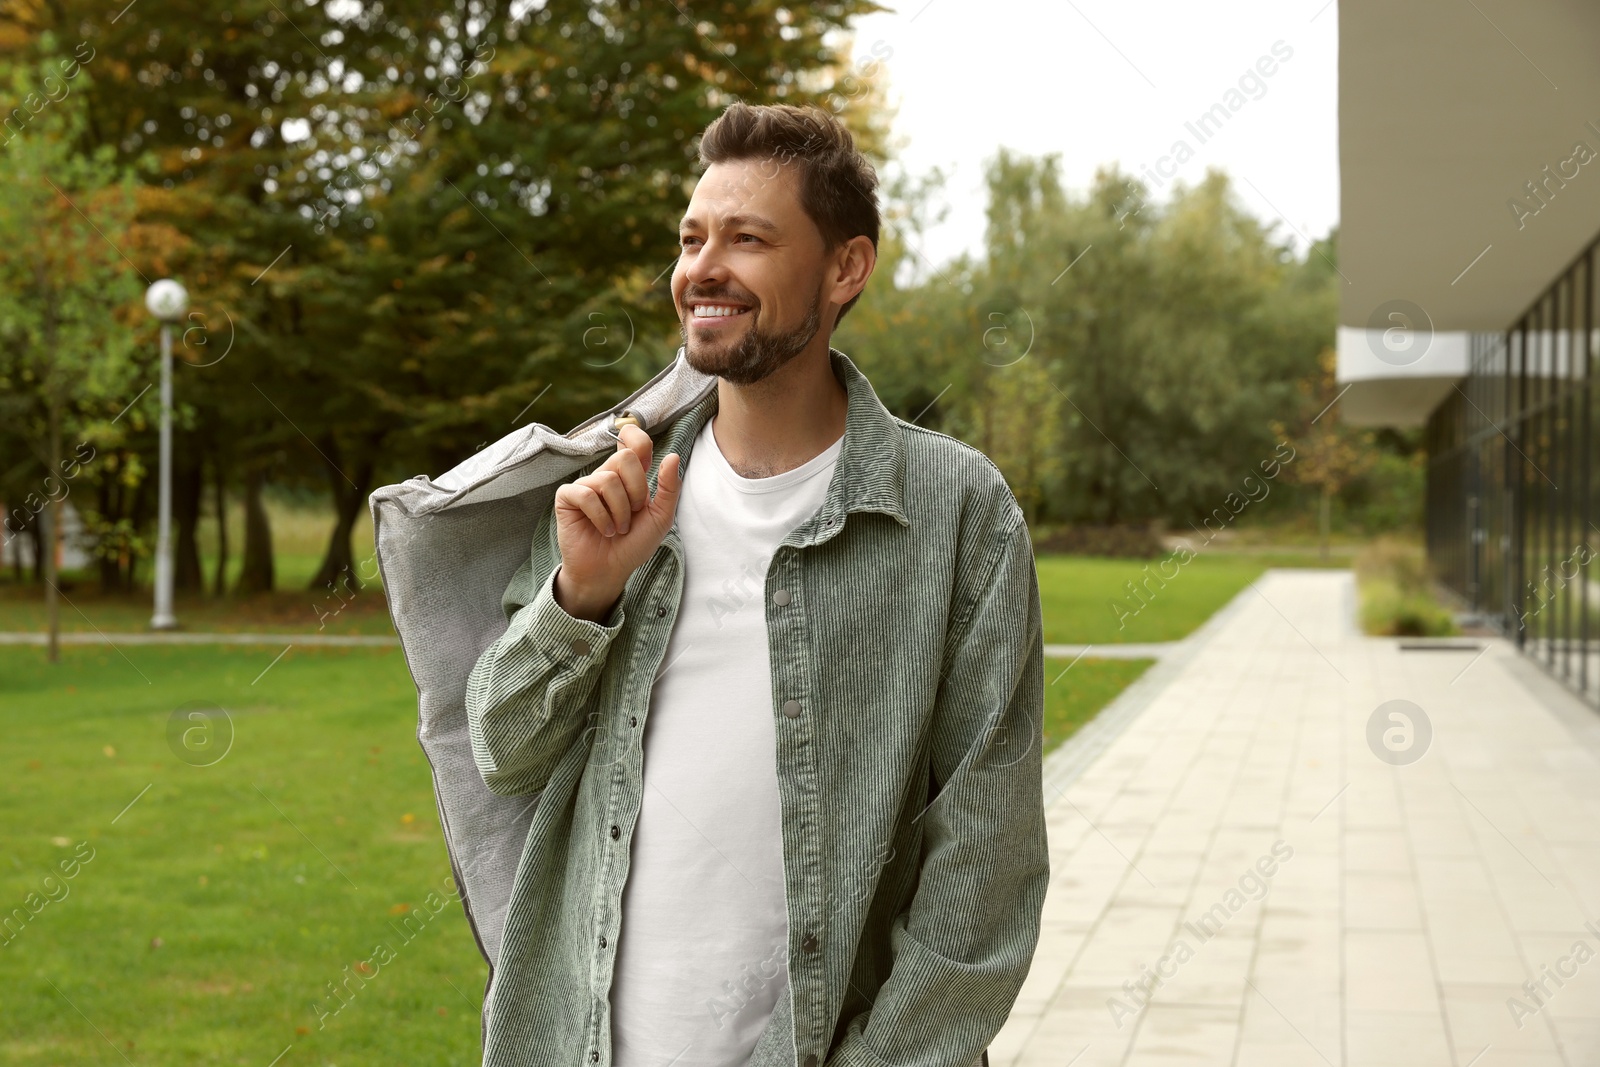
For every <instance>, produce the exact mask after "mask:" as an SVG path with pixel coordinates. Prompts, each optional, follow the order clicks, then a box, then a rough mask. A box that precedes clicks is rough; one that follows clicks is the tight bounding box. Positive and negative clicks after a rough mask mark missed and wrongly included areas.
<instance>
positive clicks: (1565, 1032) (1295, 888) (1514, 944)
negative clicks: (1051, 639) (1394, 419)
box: [990, 570, 1600, 1067]
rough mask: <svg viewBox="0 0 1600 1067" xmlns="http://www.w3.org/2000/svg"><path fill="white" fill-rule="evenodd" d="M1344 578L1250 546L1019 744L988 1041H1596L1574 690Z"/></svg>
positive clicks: (1249, 1053) (1244, 1046)
mask: <svg viewBox="0 0 1600 1067" xmlns="http://www.w3.org/2000/svg"><path fill="white" fill-rule="evenodd" d="M1354 603H1355V597H1354V586H1353V579H1352V578H1351V576H1350V574H1349V573H1348V572H1328V571H1302V570H1276V571H1270V572H1268V574H1266V575H1265V576H1264V577H1263V578H1262V579H1261V580H1260V581H1259V582H1258V583H1257V584H1256V585H1255V586H1252V587H1251V588H1250V589H1247V590H1245V592H1244V593H1242V594H1241V595H1240V597H1239V598H1237V599H1236V600H1235V601H1234V602H1233V603H1231V604H1230V605H1229V606H1228V607H1227V608H1225V609H1224V611H1223V612H1222V613H1221V614H1219V616H1218V617H1217V618H1215V619H1213V620H1212V622H1211V623H1209V624H1208V625H1207V627H1206V628H1205V631H1204V632H1203V633H1201V634H1199V635H1196V637H1195V638H1194V639H1191V640H1190V641H1185V642H1183V643H1182V644H1183V645H1184V646H1185V647H1184V648H1183V649H1181V650H1180V651H1178V652H1175V653H1174V654H1172V655H1169V656H1166V657H1164V658H1163V659H1162V660H1161V662H1159V663H1157V664H1156V665H1155V666H1154V667H1152V668H1151V669H1150V671H1149V672H1147V674H1146V675H1145V676H1144V677H1143V678H1141V679H1140V681H1139V682H1138V683H1135V686H1134V687H1133V688H1131V689H1130V690H1129V691H1128V692H1127V693H1125V694H1124V696H1123V697H1122V698H1120V699H1119V700H1118V702H1117V703H1116V704H1114V705H1113V706H1112V707H1111V708H1110V709H1108V711H1107V713H1106V714H1105V715H1103V716H1102V717H1101V719H1099V720H1096V722H1095V723H1094V724H1091V726H1092V727H1093V729H1086V730H1085V731H1084V732H1083V733H1082V734H1080V736H1079V737H1078V738H1075V739H1074V742H1073V743H1072V744H1071V745H1070V746H1069V747H1067V748H1065V749H1063V750H1061V751H1059V752H1057V753H1053V754H1052V756H1051V757H1050V758H1049V759H1048V760H1047V761H1046V783H1047V784H1046V793H1047V801H1049V802H1050V807H1049V817H1050V835H1051V865H1052V879H1051V887H1050V892H1049V895H1048V897H1047V899H1046V902H1045V909H1044V920H1043V922H1044V925H1043V930H1042V934H1041V938H1040V945H1039V950H1038V953H1037V955H1036V956H1035V960H1034V964H1033V969H1032V972H1031V973H1030V975H1029V978H1028V981H1027V983H1026V985H1025V986H1024V987H1023V990H1022V995H1021V997H1020V999H1019V1000H1018V1003H1017V1005H1016V1009H1015V1010H1014V1012H1013V1013H1012V1016H1011V1019H1010V1020H1009V1022H1008V1023H1007V1024H1006V1026H1005V1028H1004V1029H1003V1030H1002V1031H1001V1033H1000V1034H999V1035H998V1037H997V1038H996V1040H995V1041H994V1042H993V1044H992V1045H991V1047H990V1062H991V1063H992V1064H994V1065H995V1067H1032V1065H1048V1067H1068V1065H1071V1067H1101V1065H1111V1064H1116V1065H1140V1067H1144V1065H1149V1067H1155V1065H1162V1067H1173V1065H1179V1064H1185V1065H1187V1064H1195V1065H1200V1064H1208V1065H1209V1064H1224V1065H1231V1067H1302V1065H1304V1067H1346V1065H1366V1064H1373V1065H1394V1067H1431V1065H1434V1064H1441V1065H1443V1064H1449V1065H1453V1067H1468V1065H1471V1067H1535V1065H1537V1067H1557V1065H1562V1067H1585V1065H1590V1064H1600V921H1597V920H1600V756H1597V753H1600V713H1596V712H1594V711H1592V710H1590V709H1589V708H1587V707H1586V706H1584V705H1582V704H1581V703H1580V702H1578V701H1577V700H1576V699H1575V698H1573V697H1571V696H1570V695H1569V694H1567V692H1566V691H1565V690H1564V689H1562V688H1561V687H1560V686H1559V685H1558V684H1556V683H1555V682H1553V681H1551V680H1549V679H1548V678H1547V677H1545V676H1544V675H1543V674H1542V673H1541V672H1540V671H1539V669H1538V668H1537V667H1535V666H1533V665H1531V664H1529V663H1528V662H1527V661H1526V660H1525V659H1523V658H1522V657H1521V656H1519V655H1518V654H1517V653H1516V652H1515V650H1514V649H1512V648H1511V647H1510V646H1509V645H1508V644H1507V643H1505V642H1503V641H1500V640H1498V639H1495V640H1488V641H1478V642H1474V644H1477V645H1478V646H1480V647H1478V648H1472V647H1470V646H1469V647H1468V648H1467V650H1465V651H1462V650H1460V649H1459V648H1458V649H1457V650H1428V651H1403V650H1402V649H1401V647H1400V645H1401V642H1398V641H1395V640H1386V639H1375V638H1366V637H1363V636H1362V635H1360V634H1359V632H1358V631H1357V630H1356V627H1355V623H1354ZM1071 677H1072V676H1071V673H1070V672H1069V673H1068V674H1067V675H1066V676H1065V677H1063V678H1062V679H1061V681H1060V682H1058V683H1057V684H1061V685H1067V684H1070V682H1071ZM1392 700H1403V701H1409V702H1412V703H1411V704H1410V705H1405V704H1402V705H1393V706H1390V707H1386V708H1385V709H1384V715H1383V716H1382V717H1380V721H1379V723H1378V726H1377V730H1376V735H1377V736H1376V740H1375V741H1374V742H1372V743H1371V744H1369V741H1368V724H1369V719H1371V718H1372V717H1373V716H1374V712H1375V711H1377V709H1378V708H1379V706H1380V705H1384V704H1385V703H1386V702H1388V701H1392ZM1390 712H1396V713H1399V714H1400V715H1402V717H1401V718H1398V719H1390V718H1388V717H1387V716H1388V715H1389V713H1390ZM1408 722H1409V723H1410V724H1411V732H1410V734H1409V742H1410V743H1409V747H1408V746H1407V736H1408V735H1407V733H1406V723H1408ZM1430 725H1431V731H1432V737H1431V739H1428V738H1427V737H1426V736H1425V735H1426V733H1427V731H1428V728H1429V726H1430ZM1386 730H1387V731H1389V739H1388V743H1387V744H1386V743H1385V741H1384V739H1383V735H1384V731H1386ZM1378 752H1381V753H1383V754H1384V755H1385V756H1386V757H1387V760H1388V761H1386V760H1385V759H1383V758H1380V757H1379V755H1377V754H1376V753H1378ZM1419 752H1421V753H1422V755H1421V756H1420V758H1417V759H1415V760H1414V761H1413V762H1409V763H1404V762H1401V761H1403V760H1405V759H1407V758H1410V757H1413V756H1415V755H1416V754H1417V753H1419ZM1389 761H1393V762H1389ZM1586 922H1592V925H1591V926H1586V925H1585V924H1586ZM1529 982H1535V983H1539V984H1537V985H1530V986H1524V983H1529ZM1508 1001H1509V1002H1510V1003H1509V1004H1508Z"/></svg>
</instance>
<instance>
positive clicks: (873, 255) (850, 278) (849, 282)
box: [828, 234, 878, 307]
mask: <svg viewBox="0 0 1600 1067" xmlns="http://www.w3.org/2000/svg"><path fill="white" fill-rule="evenodd" d="M877 265H878V250H877V249H875V248H873V247H872V240H871V238H869V237H867V236H865V235H864V234H857V235H856V236H855V237H852V238H850V240H848V241H845V242H844V243H843V244H841V245H840V246H839V247H838V248H836V249H834V251H833V255H832V263H831V266H830V268H829V270H830V275H829V278H830V281H831V283H832V284H831V286H830V290H829V293H828V299H829V300H830V301H832V302H833V303H835V304H838V305H839V306H840V307H843V306H844V305H845V304H846V303H848V302H849V301H850V300H851V298H853V297H855V296H856V295H857V294H859V293H860V292H861V291H862V290H863V289H865V288H866V287H867V279H868V278H870V277H872V271H873V268H874V267H876V266H877Z"/></svg>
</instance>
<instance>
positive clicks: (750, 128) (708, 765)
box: [466, 104, 1049, 1067]
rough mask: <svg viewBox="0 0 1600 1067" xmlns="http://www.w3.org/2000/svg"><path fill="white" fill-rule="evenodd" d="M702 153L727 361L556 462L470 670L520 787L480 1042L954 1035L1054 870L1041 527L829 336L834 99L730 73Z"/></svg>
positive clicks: (854, 182) (702, 303) (869, 1041)
mask: <svg viewBox="0 0 1600 1067" xmlns="http://www.w3.org/2000/svg"><path fill="white" fill-rule="evenodd" d="M700 158H701V161H702V163H703V164H705V165H706V169H705V172H704V174H703V176H702V177H701V179H700V181H699V183H698V185H697V186H696V188H695V191H694V194H693V196H692V197H691V199H690V201H689V205H688V209H687V211H686V212H685V215H684V218H683V221H682V224H681V227H680V238H681V241H680V243H681V256H680V258H679V260H678V264H677V267H676V269H675V271H674V273H673V278H672V294H673V299H674V302H675V304H676V307H677V311H678V315H679V318H680V320H681V327H682V332H683V340H684V346H683V350H682V358H684V359H686V360H687V361H688V363H689V364H691V365H692V366H693V367H694V368H695V369H696V370H698V371H701V372H703V373H705V374H714V375H716V376H717V384H716V388H715V390H714V391H711V392H709V393H708V394H707V395H706V397H705V400H704V401H703V402H700V403H697V404H695V405H694V407H693V408H691V409H689V410H688V412H687V413H686V414H684V415H682V416H681V417H679V418H677V419H676V420H674V421H673V422H672V423H671V424H670V425H668V426H666V427H663V428H661V429H660V430H659V431H658V432H659V437H660V440H659V441H655V440H652V438H651V435H650V434H648V433H646V432H645V431H644V430H641V429H640V428H639V427H637V426H633V425H624V426H622V427H621V429H620V432H619V433H618V441H617V450H616V452H615V453H614V454H611V455H608V456H606V457H604V459H603V462H600V463H598V464H590V465H588V467H587V469H586V470H584V471H581V472H580V473H579V475H578V476H576V477H572V478H571V480H569V481H567V482H565V483H564V484H562V485H561V486H560V487H559V488H557V489H556V491H555V496H554V504H553V507H552V508H551V510H550V512H549V513H547V514H544V515H543V516H542V517H541V518H540V520H539V525H538V528H537V529H536V530H535V531H534V538H533V552H532V554H531V557H530V558H529V560H528V562H527V563H526V564H524V566H523V567H522V569H521V570H519V571H518V573H517V574H516V576H515V577H514V578H513V579H512V581H511V583H510V586H509V588H508V589H507V590H506V593H505V597H504V602H503V603H504V609H505V612H506V615H507V618H508V619H509V625H508V626H507V629H506V631H505V633H504V635H503V636H501V637H500V638H499V639H498V640H496V641H494V643H493V644H491V645H490V646H489V647H488V648H487V649H486V650H485V651H484V653H483V654H482V656H481V658H480V659H479V660H478V661H477V664H476V666H475V667H474V668H473V670H472V673H471V677H470V679H469V680H468V683H467V690H466V715H467V720H468V724H469V726H468V728H469V733H470V736H471V741H472V749H473V757H474V759H475V761H476V763H477V766H478V770H479V772H480V773H481V774H482V776H483V780H484V783H485V784H486V785H487V786H488V787H489V789H490V790H491V791H492V792H494V793H497V794H501V795H506V796H510V795H522V794H530V793H535V792H539V793H540V796H539V798H538V807H537V812H536V814H535V816H534V821H533V824H532V827H531V830H530V832H529V835H528V840H527V843H526V846H525V852H524V855H523V858H522V863H521V865H520V867H519V869H518V871H517V884H516V889H515V894H516V895H515V896H514V897H513V899H512V902H511V912H512V913H513V914H515V915H517V916H518V918H517V919H516V920H515V921H512V920H508V924H507V929H506V934H505V941H504V945H503V947H502V949H501V955H500V968H499V972H498V973H497V975H496V977H495V979H494V981H493V982H492V984H491V988H490V993H489V1004H488V1005H487V1012H486V1036H485V1062H486V1063H487V1064H491V1065H498V1064H507V1065H509V1064H533V1063H538V1064H545V1063H549V1064H558V1063H559V1064H582V1063H591V1064H592V1063H612V1064H616V1065H618V1067H666V1065H668V1064H671V1065H674V1067H736V1065H743V1064H746V1063H750V1064H755V1065H758V1067H759V1065H766V1064H796V1065H798V1067H819V1065H822V1064H827V1065H829V1067H833V1065H853V1067H883V1065H887V1064H913V1063H915V1064H919V1065H927V1067H934V1065H946V1067H967V1065H969V1064H972V1063H975V1062H981V1060H980V1056H981V1054H982V1053H983V1050H984V1048H985V1046H986V1045H987V1044H988V1042H989V1040H990V1039H991V1038H992V1037H993V1036H994V1034H995V1033H996V1031H998V1030H999V1028H1000V1026H1001V1024H1002V1023H1003V1022H1004V1021H1005V1017H1006V1015H1007V1013H1008V1012H1009V1010H1010V1008H1011V1006H1012V1004H1013V1003H1014V1001H1015V998H1016V995H1017V992H1018V990H1019V989H1020V987H1021V985H1022V981H1023V979H1024V977H1025V976H1026V974H1027V970H1028V965H1029V962H1030V960H1031V958H1032V955H1033V950H1034V946H1035V944H1036V942H1037V938H1038V929H1039V914H1040V910H1041V908H1042V906H1043V901H1044V893H1045V886H1046V883H1047V881H1048V878H1049V866H1048V855H1047V848H1046V839H1045V824H1044V812H1043V796H1042V785H1041V774H1040V769H1041V768H1040V755H1039V748H1038V741H1039V738H1040V720H1041V715H1042V705H1043V645H1042V637H1041V626H1040V612H1039V593H1038V582H1037V577H1036V574H1035V571H1034V561H1033V555H1032V549H1031V542H1030V540H1029V537H1028V531H1027V528H1026V526H1025V525H1024V524H1023V521H1022V513H1021V510H1020V509H1019V507H1018V506H1017V503H1016V500H1015V498H1014V497H1013V496H1012V495H1011V492H1010V490H1009V489H1008V487H1007V486H1006V483H1005V481H1004V479H1003V478H1002V477H1001V475H1000V473H999V472H998V471H997V470H996V469H995V468H994V466H993V465H992V464H990V463H989V462H988V460H987V459H985V458H984V457H983V455H982V454H981V453H979V452H977V451H976V450H975V449H972V448H970V447H968V446H966V445H964V444H961V443H960V442H958V441H955V440H954V439H952V438H949V437H946V436H944V435H941V434H937V433H934V432H932V431H928V430H924V429H921V428H918V427H915V426H912V425H911V424H909V423H906V422H903V421H901V420H899V419H897V418H895V417H893V416H892V415H890V414H889V412H888V411H887V410H886V409H885V408H884V407H883V405H882V404H881V403H880V402H879V400H878V398H877V396H876V394H875V393H874V391H873V389H872V387H871V385H870V383H869V382H868V381H867V379H866V378H865V377H864V376H863V375H862V374H861V372H860V371H859V370H857V369H856V367H855V365H854V364H853V363H852V362H851V361H850V360H849V359H848V358H847V357H845V356H844V355H843V354H842V353H839V352H837V351H834V350H833V349H831V348H830V347H829V343H828V342H829V338H830V335H831V333H832V331H833V329H834V328H835V327H836V326H837V325H838V321H839V319H840V318H842V317H843V315H844V314H845V312H847V311H848V310H849V308H850V307H851V306H852V305H853V304H854V303H855V301H856V299H857V298H858V297H859V295H860V293H861V290H862V289H863V287H864V286H865V285H866V283H867V279H868V278H869V276H870V275H871V273H872V270H873V266H874V264H875V262H876V253H877V242H878V228H879V216H878V208H877V205H876V201H875V197H874V189H875V187H876V176H875V175H874V173H873V171H872V168H871V166H870V164H868V162H867V161H866V160H865V159H864V158H863V157H862V156H861V155H860V154H859V152H858V151H857V150H856V148H855V145H854V142H853V140H852V139H851V137H850V134H849V133H848V131H847V130H845V129H844V127H843V126H842V125H840V124H839V123H838V122H837V121H836V120H835V119H833V117H832V116H830V115H828V114H827V113H825V112H822V111H820V110H817V109H812V108H807V109H801V108H794V107H789V106H772V107H750V106H746V105H743V104H735V105H733V106H731V107H730V108H728V109H727V111H726V112H725V113H724V114H723V115H722V116H720V117H719V118H718V119H717V120H716V121H715V122H713V123H712V124H711V125H710V127H708V128H707V129H706V131H705V133H704V135H703V137H702V139H701V143H700ZM658 452H659V455H658ZM691 459H693V464H692V470H693V473H692V474H691V473H689V471H690V468H691V464H690V460H691Z"/></svg>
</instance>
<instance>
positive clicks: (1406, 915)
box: [1344, 871, 1422, 931]
mask: <svg viewBox="0 0 1600 1067" xmlns="http://www.w3.org/2000/svg"><path fill="white" fill-rule="evenodd" d="M1344 914H1345V925H1346V926H1347V927H1348V928H1349V929H1352V930H1418V931H1420V930H1421V929H1422V909H1421V907H1419V906H1418V903H1417V887H1416V883H1415V882H1414V881H1413V879H1412V877H1411V875H1410V874H1409V873H1406V874H1396V873H1393V872H1390V871H1346V872H1345V876H1344Z"/></svg>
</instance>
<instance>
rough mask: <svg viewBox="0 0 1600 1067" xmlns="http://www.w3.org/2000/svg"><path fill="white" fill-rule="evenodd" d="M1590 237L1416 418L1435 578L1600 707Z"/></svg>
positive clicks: (1598, 348)
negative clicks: (1421, 433) (1420, 422)
mask: <svg viewBox="0 0 1600 1067" xmlns="http://www.w3.org/2000/svg"><path fill="white" fill-rule="evenodd" d="M1597 258H1600V240H1597V241H1596V242H1594V243H1591V244H1590V246H1589V247H1588V248H1587V249H1586V250H1585V251H1584V252H1583V254H1582V255H1580V256H1579V257H1578V258H1577V259H1576V260H1575V261H1574V262H1573V263H1572V265H1571V266H1570V267H1569V268H1568V269H1567V270H1566V271H1565V272H1563V273H1562V274H1561V276H1560V277H1558V278H1557V279H1556V280H1555V281H1554V282H1553V283H1552V284H1551V285H1550V287H1549V288H1548V289H1546V290H1545V291H1544V292H1543V293H1542V294H1540V296H1539V298H1538V299H1537V300H1535V301H1534V302H1533V304H1532V305H1531V306H1530V307H1529V308H1528V309H1527V311H1526V312H1524V313H1523V315H1522V317H1521V318H1520V319H1519V320H1518V321H1517V322H1516V323H1514V324H1513V325H1512V326H1511V327H1510V328H1509V329H1507V330H1506V331H1505V332H1504V333H1493V334H1476V335H1474V336H1473V338H1472V346H1471V358H1470V362H1469V371H1468V374H1467V376H1466V377H1465V378H1463V379H1462V380H1461V381H1460V382H1458V383H1457V384H1456V387H1455V389H1454V391H1453V392H1452V393H1451V394H1450V395H1449V396H1448V397H1447V398H1446V399H1445V400H1444V401H1443V402H1442V403H1440V405H1439V406H1438V407H1437V408H1435V409H1434V412H1433V414H1432V415H1431V416H1430V417H1429V419H1428V429H1427V449H1428V479H1427V509H1426V514H1427V546H1428V559H1429V564H1430V566H1431V567H1432V570H1433V573H1434V575H1435V577H1437V578H1438V579H1439V580H1440V581H1441V582H1442V583H1444V584H1445V585H1446V586H1447V587H1448V588H1450V589H1452V590H1454V591H1455V592H1456V593H1457V594H1459V595H1460V596H1461V598H1462V599H1463V600H1465V601H1466V603H1467V604H1469V605H1470V606H1471V607H1472V609H1473V610H1474V611H1476V612H1477V613H1478V614H1479V615H1481V616H1482V617H1483V618H1484V619H1485V621H1486V622H1488V623H1489V624H1491V625H1492V626H1494V627H1495V628H1497V629H1498V630H1500V631H1501V632H1502V633H1503V634H1505V636H1506V637H1508V638H1510V639H1511V640H1513V641H1515V642H1516V643H1517V645H1518V647H1520V648H1521V649H1522V650H1523V651H1524V652H1525V653H1527V654H1528V655H1530V656H1532V657H1533V658H1534V659H1535V660H1537V661H1538V662H1539V663H1541V664H1543V665H1544V666H1545V667H1546V668H1547V669H1548V670H1549V671H1550V672H1551V673H1552V674H1554V675H1555V676H1556V677H1558V678H1560V679H1562V680H1563V681H1565V682H1566V683H1567V684H1568V685H1570V686H1572V687H1573V688H1574V689H1575V690H1577V691H1578V692H1579V693H1581V694H1582V695H1583V696H1584V697H1585V699H1587V700H1589V701H1591V702H1593V703H1596V704H1600V566H1596V564H1595V563H1594V557H1595V556H1596V554H1597V553H1600V525H1597V524H1600V499H1597V496H1596V489H1597V486H1596V484H1595V483H1596V480H1597V478H1600V462H1596V461H1595V457H1594V452H1595V447H1596V444H1597V443H1600V442H1596V441H1595V440H1594V438H1593V434H1594V431H1595V429H1596V427H1597V423H1600V418H1597V415H1596V413H1595V412H1594V410H1593V409H1594V408H1595V406H1596V404H1597V403H1600V393H1597V392H1596V389H1597V386H1596V381H1595V379H1596V375H1595V372H1594V364H1595V362H1596V360H1600V336H1597V333H1596V326H1597V325H1600V324H1597V322H1596V318H1595V303H1596V300H1597V298H1600V294H1597V292H1596V278H1595V267H1596V261H1597Z"/></svg>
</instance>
